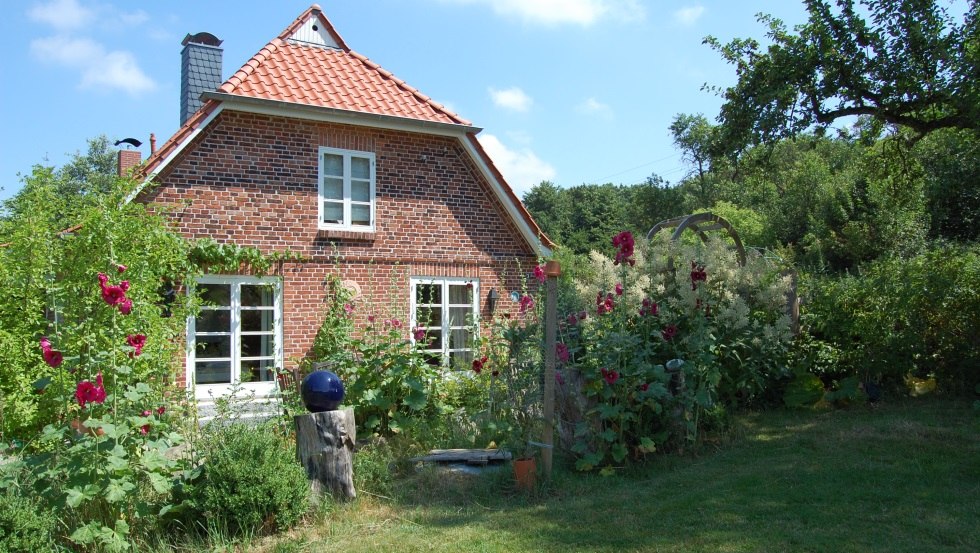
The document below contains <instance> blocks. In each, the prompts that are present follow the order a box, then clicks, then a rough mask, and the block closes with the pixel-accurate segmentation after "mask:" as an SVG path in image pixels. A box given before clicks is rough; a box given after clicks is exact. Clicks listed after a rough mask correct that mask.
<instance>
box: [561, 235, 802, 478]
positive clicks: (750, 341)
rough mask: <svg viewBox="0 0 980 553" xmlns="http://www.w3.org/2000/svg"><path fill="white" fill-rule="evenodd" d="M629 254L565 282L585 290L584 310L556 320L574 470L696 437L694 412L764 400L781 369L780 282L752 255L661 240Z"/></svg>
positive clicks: (784, 371) (783, 373) (783, 280)
mask: <svg viewBox="0 0 980 553" xmlns="http://www.w3.org/2000/svg"><path fill="white" fill-rule="evenodd" d="M640 249H642V250H643V253H642V254H639V253H638V254H637V256H636V266H635V267H631V266H629V265H626V264H623V265H620V266H618V267H617V266H615V265H614V264H613V262H612V261H610V260H609V259H608V258H605V257H604V256H602V255H601V254H598V253H595V252H593V254H592V255H591V259H592V261H593V265H594V271H593V273H592V274H591V275H590V276H592V277H593V278H592V279H589V280H586V279H582V280H579V281H578V283H577V284H578V289H579V293H580V294H581V295H582V296H586V297H589V296H592V295H593V294H597V295H595V296H592V297H594V301H595V305H596V309H595V311H591V310H590V312H589V314H588V315H587V316H586V317H585V318H584V319H583V318H582V317H581V315H576V314H573V313H569V314H568V316H567V317H564V320H565V324H564V325H563V327H562V329H563V330H562V332H563V336H564V338H563V339H564V340H565V345H566V346H567V348H568V351H569V354H570V358H569V362H568V363H567V366H566V367H565V368H564V369H563V370H562V372H561V374H562V375H563V378H564V379H565V380H567V382H568V385H567V389H568V390H570V392H565V393H570V394H571V395H572V402H573V403H577V404H579V405H582V404H583V402H582V401H581V400H575V399H574V395H575V394H581V396H583V397H584V398H585V402H584V405H585V406H586V407H585V411H584V417H582V419H581V420H580V421H578V422H577V425H576V428H575V436H576V438H577V440H576V442H575V445H574V447H573V451H574V452H575V453H577V454H578V455H579V460H578V462H577V466H578V467H579V468H580V469H591V468H594V467H599V466H606V467H607V468H609V467H611V466H617V465H622V464H623V463H624V462H625V461H626V459H627V458H630V457H640V456H642V455H644V454H646V453H650V452H652V451H654V450H656V449H657V448H660V447H662V446H663V445H664V444H668V443H673V444H677V443H679V442H683V441H688V440H691V441H693V440H696V439H697V436H698V433H699V431H700V430H701V429H702V428H703V427H704V424H705V422H706V421H705V419H704V417H705V416H706V414H708V413H714V414H715V415H717V414H718V413H724V411H725V410H726V409H729V408H733V407H737V406H741V405H746V404H758V403H761V402H768V401H772V400H773V398H772V397H771V396H770V394H771V389H772V387H773V385H774V383H775V382H777V381H780V380H782V379H784V378H786V377H787V376H788V374H789V372H788V367H787V351H788V345H789V341H790V335H789V319H788V317H787V316H786V315H785V309H786V291H787V287H788V279H787V277H784V276H781V275H780V274H779V270H778V268H777V267H773V266H771V265H769V264H768V262H766V260H764V259H763V258H762V257H761V256H760V255H758V254H757V253H755V252H752V253H751V254H750V255H749V259H748V262H747V265H746V266H745V267H739V266H738V263H737V260H736V258H735V254H734V253H733V252H732V251H731V250H729V249H728V248H727V246H726V245H725V243H724V242H722V241H719V240H709V242H708V243H707V245H701V244H691V245H686V244H678V243H676V242H672V241H670V240H669V238H668V237H666V236H663V237H658V239H656V240H654V241H653V242H652V243H650V244H649V245H648V246H647V247H645V248H638V250H640ZM671 259H673V260H677V268H676V269H672V268H671ZM680 260H684V261H680ZM702 268H703V269H702ZM702 270H703V271H704V277H705V278H704V279H701V278H699V272H700V271H702ZM592 313H595V314H594V315H593V314H592ZM576 387H577V388H578V389H577V390H576ZM563 388H566V386H563ZM566 401H568V400H566ZM719 405H720V406H723V407H724V409H721V410H719V409H718V406H719ZM713 418H717V416H714V415H713ZM722 418H723V417H722ZM719 420H721V419H719ZM573 422H574V421H573Z"/></svg>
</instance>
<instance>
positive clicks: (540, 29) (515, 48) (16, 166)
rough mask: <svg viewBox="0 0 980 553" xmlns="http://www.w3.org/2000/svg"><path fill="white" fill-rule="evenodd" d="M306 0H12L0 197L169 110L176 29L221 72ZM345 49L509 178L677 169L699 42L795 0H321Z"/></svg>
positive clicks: (160, 121)
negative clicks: (444, 109) (439, 107)
mask: <svg viewBox="0 0 980 553" xmlns="http://www.w3.org/2000/svg"><path fill="white" fill-rule="evenodd" d="M311 3H312V2H310V1H294V0H264V1H253V0H238V1H235V2H217V1H208V2H203V1H200V0H196V1H178V0H171V1H165V2H121V1H119V0H36V1H30V0H28V1H22V0H15V1H14V2H12V3H7V4H5V10H4V11H5V14H4V17H3V19H2V21H0V40H2V41H3V46H4V48H3V52H4V53H5V54H6V56H5V57H4V59H3V61H2V62H0V63H2V65H0V74H2V75H3V82H2V85H0V187H2V190H0V199H3V198H6V197H9V196H10V195H12V194H13V193H15V192H16V191H17V190H18V189H19V188H20V186H21V185H20V177H18V174H19V173H20V174H29V173H30V171H31V167H32V166H33V165H35V164H45V165H55V166H57V165H61V164H63V163H64V162H65V161H66V159H67V158H68V155H69V154H70V153H72V152H76V151H79V150H81V151H84V150H85V147H86V142H85V141H86V139H88V138H91V137H94V136H98V135H100V134H105V135H107V136H108V137H109V138H110V139H111V140H113V141H115V140H117V139H119V138H125V137H130V136H131V137H135V138H138V139H140V140H142V141H143V142H144V145H143V147H142V148H141V149H142V151H143V157H144V158H145V157H146V156H147V155H148V154H149V144H148V142H149V140H148V137H149V135H150V133H151V132H152V133H155V134H156V136H157V140H158V143H162V142H163V141H164V140H166V139H167V138H169V137H170V135H171V134H173V132H174V131H176V130H177V127H178V123H179V121H178V117H179V103H178V92H179V88H180V82H179V72H180V50H181V45H180V42H181V40H182V39H183V37H184V35H185V34H187V33H197V32H201V31H207V32H210V33H212V34H214V35H216V36H217V37H218V38H220V39H222V40H223V41H224V43H223V45H222V47H223V48H224V77H225V78H227V77H228V76H229V75H230V74H231V73H232V72H234V71H235V70H236V69H238V68H239V67H240V66H241V65H242V64H243V63H244V62H246V61H247V60H248V59H249V58H250V57H251V56H252V55H253V54H254V53H255V52H257V51H258V50H259V49H260V48H261V47H262V46H264V45H265V44H266V43H267V42H268V41H269V40H271V39H272V38H273V37H275V36H276V35H278V34H279V32H281V31H282V29H283V28H285V27H286V26H287V25H288V24H289V23H291V22H292V21H293V19H295V18H296V16H298V15H299V14H300V13H301V12H303V11H304V10H305V9H306V8H308V7H309V6H310V4H311ZM319 3H320V5H321V7H322V8H323V11H324V13H325V14H326V16H327V17H328V18H329V19H330V20H331V22H332V23H333V24H334V27H335V28H336V29H337V31H338V32H339V33H340V35H341V36H342V37H343V38H344V40H345V41H346V42H347V44H348V45H349V46H350V47H351V48H352V49H353V50H356V51H357V52H359V53H361V54H363V55H365V56H367V57H369V58H371V59H372V60H373V61H375V62H377V63H378V64H380V65H381V66H382V67H384V68H385V69H387V70H389V71H391V72H392V73H394V74H395V75H397V76H398V77H400V78H402V79H404V80H405V81H407V82H408V83H409V84H411V85H412V86H415V87H416V88H418V89H419V90H421V91H422V92H423V93H425V94H427V95H429V96H431V97H432V98H433V99H435V100H436V101H438V102H440V103H443V104H446V105H447V106H449V107H450V108H451V109H453V110H455V111H456V112H457V113H458V114H459V115H460V116H462V117H464V118H466V119H468V120H470V121H472V122H473V123H474V124H475V125H476V126H478V127H482V128H483V129H484V131H483V132H482V133H481V134H480V135H479V136H480V139H481V140H482V142H483V144H484V146H485V147H486V148H487V150H488V151H489V152H490V154H491V156H492V157H493V159H494V161H495V162H496V163H497V165H498V166H499V167H500V168H501V170H502V171H503V173H504V175H505V176H506V177H507V179H508V181H509V182H510V183H511V186H513V187H514V188H515V190H516V191H517V192H518V194H519V195H522V194H523V192H524V191H526V190H527V189H529V188H530V187H531V186H533V185H534V184H536V183H537V182H539V181H541V180H551V181H553V182H555V183H556V184H558V185H560V186H574V185H578V184H582V183H604V182H614V183H623V184H633V183H637V182H641V181H643V180H644V179H645V178H646V177H647V176H649V175H650V174H652V173H657V174H659V175H661V176H663V177H664V178H665V179H667V180H669V181H671V182H676V181H677V180H679V179H680V178H682V177H683V176H684V175H685V171H686V169H685V167H684V164H683V162H682V160H681V156H680V153H679V152H678V151H677V150H676V149H675V148H674V147H673V144H672V143H671V138H670V133H669V131H668V129H667V127H668V125H669V124H670V121H671V119H672V118H673V117H674V115H676V114H678V113H704V114H706V115H707V116H708V117H709V118H713V117H714V115H715V114H716V113H717V110H718V106H719V105H720V100H719V99H718V98H717V97H716V96H713V95H712V94H710V93H708V92H705V91H702V90H701V86H702V85H703V84H704V83H710V84H715V85H728V84H731V83H732V82H733V80H734V71H733V69H732V68H731V67H730V66H728V65H726V64H724V63H723V62H722V61H721V60H720V57H719V56H718V54H717V53H715V52H713V51H712V50H711V49H709V48H708V47H706V46H704V45H702V44H701V41H702V39H703V37H704V36H705V35H714V36H716V37H718V38H719V39H721V40H722V41H728V40H729V39H731V38H734V37H749V36H751V37H755V38H759V39H761V38H762V35H763V32H764V28H763V27H762V26H761V25H760V24H759V23H758V22H757V21H756V18H755V14H757V13H759V12H765V13H770V14H773V15H775V16H777V17H780V18H781V19H783V20H784V21H786V22H787V23H789V24H796V23H800V22H802V21H803V18H804V10H803V7H802V2H800V1H797V0H740V1H737V2H732V1H723V0H704V1H697V0H694V1H687V0H678V1H673V0H648V1H644V0H320V2H319Z"/></svg>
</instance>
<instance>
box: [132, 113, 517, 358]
mask: <svg viewBox="0 0 980 553" xmlns="http://www.w3.org/2000/svg"><path fill="white" fill-rule="evenodd" d="M320 146H329V147H335V148H343V149H350V150H361V151H370V152H374V153H375V157H376V189H377V208H376V209H377V211H376V221H377V222H376V231H375V232H374V233H371V234H368V235H365V234H363V233H352V232H336V231H318V230H317V216H318V215H317V154H318V148H319V147H320ZM155 182H156V183H157V186H156V187H154V188H153V189H152V190H151V191H149V192H148V193H145V194H144V195H143V196H142V197H141V201H145V202H149V203H151V204H154V205H161V206H167V207H168V208H170V210H171V212H172V215H171V217H172V218H173V220H174V222H175V223H176V225H177V227H178V228H179V229H180V231H181V232H182V233H183V234H185V235H186V236H188V237H192V238H201V237H211V238H214V239H215V240H217V241H219V242H234V243H237V244H240V245H245V246H254V247H258V248H260V249H262V250H263V251H266V252H272V251H284V250H286V249H289V250H291V251H292V252H295V253H298V254H300V255H302V256H303V258H304V260H303V261H301V262H295V263H293V262H290V263H286V264H284V265H283V267H282V268H281V270H280V271H279V272H280V274H281V275H282V277H283V297H284V306H283V311H284V321H285V323H284V324H285V326H284V341H285V344H284V345H285V356H286V365H287V366H290V367H291V366H294V365H295V362H296V361H297V360H299V359H301V358H302V357H304V356H306V355H307V353H308V351H309V349H310V346H311V345H312V342H313V337H314V335H315V334H316V331H317V329H318V328H319V326H320V322H321V320H322V315H321V314H322V312H323V309H324V303H323V302H324V301H325V299H326V295H325V288H324V279H325V277H326V275H327V274H328V273H338V272H339V273H340V276H341V278H342V279H344V280H353V281H355V282H356V283H357V284H358V285H359V287H360V289H361V292H362V297H361V298H360V299H359V301H358V317H359V320H361V321H363V320H364V318H365V317H366V316H367V315H368V313H371V312H373V313H376V314H377V315H379V316H381V315H385V316H386V317H400V318H407V317H408V301H409V277H411V276H447V277H448V276H453V277H472V278H478V279H479V280H480V292H481V296H483V298H482V302H483V305H482V310H483V312H484V315H488V313H487V306H486V300H485V298H486V294H487V292H488V291H489V290H490V288H497V291H498V292H499V293H500V296H501V301H500V302H499V304H498V305H499V307H498V311H513V310H515V309H516V305H514V304H512V302H511V301H510V300H509V299H508V297H507V296H508V294H509V292H510V291H511V290H515V289H518V290H519V289H520V286H521V278H522V277H523V276H524V275H525V274H527V272H528V271H530V269H531V267H532V265H533V264H534V263H535V262H536V259H535V253H534V252H533V249H532V248H531V247H530V246H529V245H528V244H527V242H526V240H525V239H524V238H523V237H522V236H521V234H520V233H519V232H518V230H517V229H516V228H515V226H514V224H513V223H512V222H511V221H510V219H509V217H508V216H507V215H506V212H505V210H504V208H503V206H502V205H500V203H499V202H498V200H497V199H496V197H495V195H494V194H493V191H492V190H491V189H490V185H489V184H488V183H487V182H486V181H485V179H484V178H483V177H482V176H481V174H480V173H479V171H478V170H477V168H476V166H475V165H474V163H473V162H472V160H470V159H469V157H468V155H467V154H466V152H465V150H464V149H463V147H462V146H461V145H460V144H459V142H458V140H457V139H455V138H447V137H438V136H428V135H422V134H414V133H408V132H401V131H390V130H382V129H371V128H362V127H354V126H348V125H337V124H329V123H317V122H310V121H301V120H295V119H287V118H281V117H271V116H264V115H255V114H248V113H241V112H229V111H225V112H222V113H221V114H220V115H219V116H218V117H217V118H216V119H215V120H214V122H212V124H211V125H210V126H209V127H208V129H207V130H205V131H203V132H202V133H201V135H199V136H198V137H197V138H196V139H195V141H194V143H193V144H191V145H190V146H189V147H188V148H186V149H185V150H184V152H183V153H182V154H181V155H180V156H179V157H178V159H176V160H174V161H173V162H172V163H171V164H170V165H169V166H168V168H167V169H166V171H165V172H163V173H162V174H161V175H159V176H158V177H157V179H156V181H155Z"/></svg>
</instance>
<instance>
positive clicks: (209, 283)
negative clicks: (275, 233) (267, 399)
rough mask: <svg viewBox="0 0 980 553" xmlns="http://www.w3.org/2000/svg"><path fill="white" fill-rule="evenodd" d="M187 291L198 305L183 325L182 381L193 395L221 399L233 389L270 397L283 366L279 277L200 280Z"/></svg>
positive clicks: (236, 277) (208, 278) (218, 277)
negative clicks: (189, 384)
mask: <svg viewBox="0 0 980 553" xmlns="http://www.w3.org/2000/svg"><path fill="white" fill-rule="evenodd" d="M193 292H194V293H196V294H198V296H199V297H200V298H201V301H202V305H201V311H200V313H198V315H197V316H196V317H190V318H189V319H188V321H187V371H188V382H192V383H193V384H194V388H195V391H196V395H197V396H198V397H207V396H209V395H212V396H217V395H226V394H227V393H228V392H230V391H231V390H232V389H233V388H234V387H236V386H239V387H241V388H244V389H246V390H248V391H252V392H255V393H256V394H259V395H265V394H268V393H271V392H272V391H273V390H274V389H275V380H276V372H275V370H276V368H277V367H282V366H283V353H282V282H281V281H280V279H278V278H272V277H251V276H203V277H200V278H199V279H198V280H197V281H196V282H195V284H194V286H193Z"/></svg>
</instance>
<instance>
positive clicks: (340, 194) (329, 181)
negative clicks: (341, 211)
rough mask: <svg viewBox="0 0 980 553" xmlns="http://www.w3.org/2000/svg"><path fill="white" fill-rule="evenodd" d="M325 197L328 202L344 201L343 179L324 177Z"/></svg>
mask: <svg viewBox="0 0 980 553" xmlns="http://www.w3.org/2000/svg"><path fill="white" fill-rule="evenodd" d="M323 197H324V198H326V199H328V200H343V199H344V181H343V180H341V179H334V178H330V177H324V179H323Z"/></svg>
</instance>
